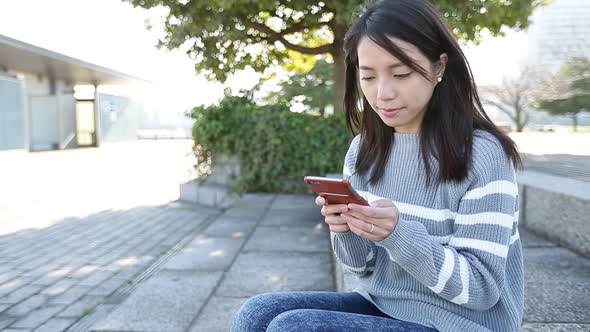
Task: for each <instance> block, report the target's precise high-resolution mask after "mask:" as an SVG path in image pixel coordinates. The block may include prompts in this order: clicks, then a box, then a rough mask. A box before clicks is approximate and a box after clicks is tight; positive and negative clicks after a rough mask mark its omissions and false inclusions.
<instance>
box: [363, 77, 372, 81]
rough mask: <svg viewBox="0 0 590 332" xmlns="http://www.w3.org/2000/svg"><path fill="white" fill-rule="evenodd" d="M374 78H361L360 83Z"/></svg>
mask: <svg viewBox="0 0 590 332" xmlns="http://www.w3.org/2000/svg"><path fill="white" fill-rule="evenodd" d="M374 78H375V77H361V81H370V80H372V79H374Z"/></svg>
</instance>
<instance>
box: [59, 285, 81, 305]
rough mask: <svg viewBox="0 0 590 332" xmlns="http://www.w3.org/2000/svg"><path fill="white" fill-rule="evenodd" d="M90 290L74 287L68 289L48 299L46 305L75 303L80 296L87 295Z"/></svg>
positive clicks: (79, 286) (78, 286)
mask: <svg viewBox="0 0 590 332" xmlns="http://www.w3.org/2000/svg"><path fill="white" fill-rule="evenodd" d="M90 289H91V288H90V287H89V286H81V285H76V286H74V287H72V288H70V289H68V290H67V291H65V292H64V293H62V294H60V295H58V296H56V297H53V298H51V299H49V301H48V303H49V304H50V305H55V304H63V305H69V304H72V303H74V302H76V300H78V299H79V298H81V297H82V296H84V295H86V294H88V292H89V291H90Z"/></svg>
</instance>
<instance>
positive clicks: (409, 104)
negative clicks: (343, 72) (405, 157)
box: [358, 36, 446, 133]
mask: <svg viewBox="0 0 590 332" xmlns="http://www.w3.org/2000/svg"><path fill="white" fill-rule="evenodd" d="M390 39H391V41H392V42H393V43H395V44H396V45H397V46H398V47H400V48H401V49H402V50H403V51H404V52H406V54H407V55H408V56H409V57H410V58H412V59H413V60H414V61H415V62H416V63H417V64H418V65H420V66H421V67H422V68H424V69H425V70H426V71H427V72H428V74H429V76H430V77H429V79H426V78H424V77H423V76H422V75H420V73H418V72H416V71H414V70H412V69H411V68H410V67H408V66H406V65H404V64H403V63H402V62H401V61H400V60H399V59H397V58H396V57H394V56H393V55H391V54H390V53H389V52H387V51H386V50H385V49H383V48H381V47H380V46H378V45H377V44H375V43H374V42H373V41H371V40H370V39H369V38H368V37H366V36H365V37H363V38H362V39H361V41H360V43H359V46H358V59H359V70H360V71H359V78H360V86H361V90H362V91H363V94H364V95H365V98H367V100H368V101H369V104H370V105H371V107H372V108H373V111H375V112H376V113H377V114H378V115H379V117H380V118H381V120H382V121H383V122H384V123H385V124H386V125H388V126H390V127H393V128H395V131H396V132H398V133H419V132H420V126H421V124H422V118H423V117H424V113H425V112H426V107H427V105H428V102H429V101H430V98H431V97H432V93H433V91H434V88H435V86H436V84H437V83H438V81H437V80H436V79H437V77H438V76H441V75H442V72H443V70H444V64H446V55H442V56H441V63H443V66H439V67H438V68H436V70H435V66H434V64H433V63H431V62H430V61H429V60H428V58H426V57H425V56H424V54H422V52H420V50H418V48H417V47H416V46H414V45H412V44H410V43H407V42H404V41H402V40H399V39H397V38H390Z"/></svg>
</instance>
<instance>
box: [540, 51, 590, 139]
mask: <svg viewBox="0 0 590 332" xmlns="http://www.w3.org/2000/svg"><path fill="white" fill-rule="evenodd" d="M535 107H536V108H538V109H540V110H543V111H545V112H548V113H549V114H552V115H566V116H571V117H572V122H573V127H574V131H577V127H578V114H579V113H581V112H589V111H590V60H589V59H588V58H576V59H573V60H570V61H568V62H566V63H565V64H564V65H563V66H562V67H561V69H560V70H559V71H558V72H557V73H555V74H554V75H551V76H550V77H549V79H547V80H546V81H545V82H543V83H542V84H541V85H540V89H539V90H538V97H537V102H536V103H535Z"/></svg>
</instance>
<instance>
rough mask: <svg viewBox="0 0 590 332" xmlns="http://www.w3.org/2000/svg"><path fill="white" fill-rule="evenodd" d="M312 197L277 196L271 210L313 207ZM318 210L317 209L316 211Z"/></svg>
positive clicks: (313, 199) (313, 198) (313, 197)
mask: <svg viewBox="0 0 590 332" xmlns="http://www.w3.org/2000/svg"><path fill="white" fill-rule="evenodd" d="M315 197H316V196H314V195H278V196H277V198H276V199H275V201H274V202H273V204H272V206H271V209H272V210H274V209H294V210H299V209H306V208H309V207H315V208H316V209H317V206H316V205H315ZM318 210H319V209H318Z"/></svg>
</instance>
